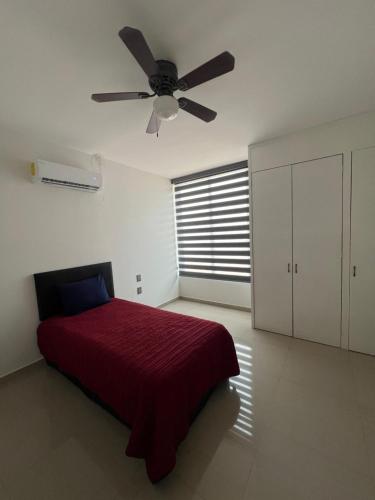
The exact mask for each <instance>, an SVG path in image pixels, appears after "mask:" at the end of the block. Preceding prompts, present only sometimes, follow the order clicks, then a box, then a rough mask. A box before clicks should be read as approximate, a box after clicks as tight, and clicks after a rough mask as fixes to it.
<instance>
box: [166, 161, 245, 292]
mask: <svg viewBox="0 0 375 500" xmlns="http://www.w3.org/2000/svg"><path fill="white" fill-rule="evenodd" d="M172 182H173V184H174V202H175V213H176V227H177V248H178V265H179V274H180V276H190V277H195V278H209V279H218V280H227V281H243V282H250V277H251V264H250V234H249V172H248V167H247V162H240V163H237V164H234V165H228V166H226V167H219V168H217V169H212V170H209V171H205V172H201V173H199V174H193V175H191V176H186V177H180V178H178V179H173V180H172Z"/></svg>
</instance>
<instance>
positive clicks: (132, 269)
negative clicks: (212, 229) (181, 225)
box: [0, 130, 178, 376]
mask: <svg viewBox="0 0 375 500" xmlns="http://www.w3.org/2000/svg"><path fill="white" fill-rule="evenodd" d="M37 158H41V159H45V160H49V161H55V162H60V163H65V164H68V165H69V164H70V165H74V166H80V167H86V168H93V167H92V164H91V157H90V156H89V155H87V154H84V153H80V152H77V151H73V150H68V149H64V148H60V147H58V146H56V145H54V144H48V143H45V142H44V141H41V140H37V139H35V138H32V137H28V138H25V137H23V136H21V135H17V134H15V133H11V132H9V131H6V130H1V131H0V259H1V260H0V262H1V267H0V270H1V272H0V318H1V327H0V376H2V375H4V374H6V373H9V372H11V371H14V370H16V369H18V368H20V367H22V366H24V365H27V364H29V363H32V362H33V361H35V360H37V359H38V358H39V357H40V354H39V351H38V348H37V344H36V327H37V324H38V316H37V305H36V298H35V290H34V284H33V278H32V275H33V273H36V272H42V271H50V270H53V269H59V268H66V267H73V266H79V265H85V264H91V263H95V262H102V261H107V260H110V261H112V263H113V273H114V282H115V292H116V295H117V296H118V297H121V298H125V299H130V300H140V301H142V302H144V303H146V304H150V305H153V306H156V305H159V304H161V303H163V302H166V301H168V300H172V299H174V298H175V297H177V296H178V281H177V275H176V252H175V236H174V220H173V199H172V189H171V185H170V182H169V180H168V179H165V178H162V177H159V176H156V175H152V174H148V173H144V172H141V171H138V170H135V169H132V168H129V167H126V166H125V165H120V164H116V163H113V162H109V161H104V162H103V167H102V168H103V177H104V190H103V192H101V193H96V194H93V193H85V192H79V191H73V190H68V189H61V188H58V187H54V186H46V185H41V184H32V183H31V182H30V181H29V178H28V171H27V167H28V164H29V163H30V162H31V161H32V160H35V159H37ZM137 273H141V274H142V276H143V282H142V286H143V291H144V293H143V295H140V296H137V295H136V287H137V283H136V281H135V275H136V274H137Z"/></svg>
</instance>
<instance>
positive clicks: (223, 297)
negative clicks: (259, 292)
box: [180, 276, 251, 308]
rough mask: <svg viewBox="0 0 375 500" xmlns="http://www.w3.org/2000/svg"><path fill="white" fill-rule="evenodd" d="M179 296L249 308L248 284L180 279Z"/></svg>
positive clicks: (249, 293) (249, 292)
mask: <svg viewBox="0 0 375 500" xmlns="http://www.w3.org/2000/svg"><path fill="white" fill-rule="evenodd" d="M180 296H181V297H185V298H187V299H189V298H191V299H199V300H206V301H208V302H217V303H218V304H226V305H232V306H237V307H246V308H250V306H251V287H250V283H237V282H234V281H221V280H209V279H202V278H189V277H188V276H181V277H180Z"/></svg>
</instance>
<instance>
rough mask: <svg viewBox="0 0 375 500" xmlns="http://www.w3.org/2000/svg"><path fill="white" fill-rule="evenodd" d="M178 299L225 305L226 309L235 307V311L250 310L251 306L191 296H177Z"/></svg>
mask: <svg viewBox="0 0 375 500" xmlns="http://www.w3.org/2000/svg"><path fill="white" fill-rule="evenodd" d="M178 298H179V299H180V300H187V301H190V302H198V303H199V304H207V305H209V306H217V307H225V308H227V309H236V310H237V311H245V312H251V307H245V306H235V305H233V304H225V303H223V302H215V301H213V300H202V299H193V298H192V297H178Z"/></svg>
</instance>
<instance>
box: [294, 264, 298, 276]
mask: <svg viewBox="0 0 375 500" xmlns="http://www.w3.org/2000/svg"><path fill="white" fill-rule="evenodd" d="M294 272H295V273H296V274H297V273H298V265H297V264H294Z"/></svg>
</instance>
